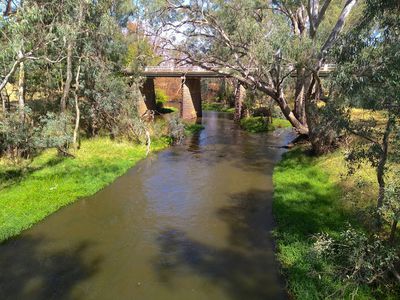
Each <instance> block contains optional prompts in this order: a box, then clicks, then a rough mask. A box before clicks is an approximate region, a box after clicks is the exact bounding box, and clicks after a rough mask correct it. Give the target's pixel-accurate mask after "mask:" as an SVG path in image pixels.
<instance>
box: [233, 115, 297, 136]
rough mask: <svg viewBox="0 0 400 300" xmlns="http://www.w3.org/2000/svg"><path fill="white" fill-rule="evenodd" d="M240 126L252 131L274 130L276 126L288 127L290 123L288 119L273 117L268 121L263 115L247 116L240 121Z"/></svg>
mask: <svg viewBox="0 0 400 300" xmlns="http://www.w3.org/2000/svg"><path fill="white" fill-rule="evenodd" d="M240 127H241V128H242V129H243V130H246V131H248V132H252V133H258V132H266V131H274V130H275V129H278V128H288V127H291V124H290V122H289V121H288V120H284V119H279V118H273V119H272V123H268V120H267V118H264V117H248V118H244V119H243V120H241V121H240Z"/></svg>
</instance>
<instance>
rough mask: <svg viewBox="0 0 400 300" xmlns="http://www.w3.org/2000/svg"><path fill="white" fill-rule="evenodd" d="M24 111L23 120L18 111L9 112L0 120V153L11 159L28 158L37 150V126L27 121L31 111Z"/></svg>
mask: <svg viewBox="0 0 400 300" xmlns="http://www.w3.org/2000/svg"><path fill="white" fill-rule="evenodd" d="M24 113H25V121H24V122H22V121H21V117H20V115H19V112H13V113H9V114H7V115H6V116H5V117H4V119H3V120H2V121H0V155H6V156H7V157H8V158H10V159H11V160H12V161H17V160H18V159H20V158H30V157H32V156H33V155H34V154H35V153H36V151H37V142H36V139H37V138H38V131H39V128H35V127H34V126H32V124H31V123H30V122H29V119H30V118H29V116H30V114H31V111H30V110H29V109H26V110H25V112H24Z"/></svg>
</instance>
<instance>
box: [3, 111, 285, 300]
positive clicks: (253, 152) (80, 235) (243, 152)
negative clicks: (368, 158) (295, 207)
mask: <svg viewBox="0 0 400 300" xmlns="http://www.w3.org/2000/svg"><path fill="white" fill-rule="evenodd" d="M202 122H203V124H204V125H205V130H203V131H202V132H201V133H199V134H196V135H194V136H193V137H191V138H189V139H188V140H187V141H186V142H185V144H184V145H181V146H174V147H171V148H169V149H168V150H165V151H163V152H160V153H158V154H154V155H151V156H150V157H148V158H147V159H145V160H143V161H142V162H140V163H139V164H138V165H137V166H135V167H134V168H132V169H131V170H129V171H128V172H127V173H126V174H125V175H124V176H122V177H120V178H118V179H117V180H116V181H115V182H114V183H113V184H111V185H110V186H108V187H106V188H105V189H103V190H102V191H100V192H98V193H97V194H96V195H94V196H91V197H88V198H85V199H81V200H79V201H77V202H76V203H74V204H72V205H70V206H67V207H65V208H63V209H61V210H60V211H58V212H56V213H54V214H52V215H51V216H49V217H48V218H46V219H45V220H44V221H42V222H40V223H39V224H37V225H35V226H34V227H33V228H32V229H30V230H27V231H25V232H24V233H23V234H21V235H20V236H19V237H18V238H16V239H13V240H11V241H9V242H7V243H5V244H4V245H1V246H0V270H1V271H0V299H12V300H16V299H30V300H33V299H45V300H48V299H85V300H86V299H96V300H101V299H144V300H158V299H163V300H164V299H165V300H169V299H171V300H179V299H182V300H195V299H204V300H206V299H207V300H213V299H218V300H224V299H237V300H250V299H286V293H285V289H284V285H283V283H282V279H281V278H280V276H279V273H278V264H277V262H276V261H275V256H274V248H273V239H272V237H271V234H270V231H271V229H272V228H273V226H274V222H273V219H272V212H271V209H272V193H273V187H272V171H273V167H274V164H275V163H276V162H277V161H278V160H279V158H280V156H281V154H282V152H283V150H282V149H280V148H279V147H278V146H280V145H283V144H284V143H285V138H287V134H280V135H279V134H277V133H268V134H248V133H246V132H243V131H240V130H237V129H235V127H234V126H233V122H232V120H231V118H230V116H229V114H223V113H215V112H207V113H205V114H204V117H203V119H202Z"/></svg>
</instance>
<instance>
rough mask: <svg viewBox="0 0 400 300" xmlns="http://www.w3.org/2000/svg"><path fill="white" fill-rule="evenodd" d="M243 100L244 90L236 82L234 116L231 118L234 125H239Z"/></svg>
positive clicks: (244, 96)
mask: <svg viewBox="0 0 400 300" xmlns="http://www.w3.org/2000/svg"><path fill="white" fill-rule="evenodd" d="M245 98H246V89H245V88H244V86H243V85H242V84H241V83H240V82H238V84H237V86H236V92H235V115H234V117H233V120H234V121H235V122H236V123H239V122H240V119H241V118H242V115H243V103H244V99H245Z"/></svg>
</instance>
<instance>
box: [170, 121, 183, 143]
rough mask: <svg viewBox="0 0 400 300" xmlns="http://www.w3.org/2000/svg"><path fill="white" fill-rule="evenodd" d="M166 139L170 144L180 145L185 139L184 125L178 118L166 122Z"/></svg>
mask: <svg viewBox="0 0 400 300" xmlns="http://www.w3.org/2000/svg"><path fill="white" fill-rule="evenodd" d="M168 137H169V138H170V139H171V143H172V144H180V143H182V141H183V140H184V138H185V125H184V124H183V123H182V121H181V119H180V118H179V117H178V116H173V117H172V118H170V119H169V120H168Z"/></svg>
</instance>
